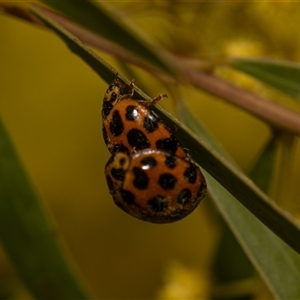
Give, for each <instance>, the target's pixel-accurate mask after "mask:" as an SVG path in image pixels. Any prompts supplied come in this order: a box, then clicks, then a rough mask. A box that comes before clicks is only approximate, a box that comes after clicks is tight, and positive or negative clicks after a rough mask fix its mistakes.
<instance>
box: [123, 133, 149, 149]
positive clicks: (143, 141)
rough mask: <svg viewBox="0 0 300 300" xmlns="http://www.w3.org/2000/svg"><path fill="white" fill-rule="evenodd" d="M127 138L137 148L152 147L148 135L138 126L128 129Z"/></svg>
mask: <svg viewBox="0 0 300 300" xmlns="http://www.w3.org/2000/svg"><path fill="white" fill-rule="evenodd" d="M127 140H128V143H129V145H130V146H131V147H133V148H135V150H142V149H146V148H149V147H150V143H149V140H148V138H147V137H146V135H145V134H144V133H143V132H142V131H141V130H139V129H136V128H133V129H130V130H129V131H128V133H127Z"/></svg>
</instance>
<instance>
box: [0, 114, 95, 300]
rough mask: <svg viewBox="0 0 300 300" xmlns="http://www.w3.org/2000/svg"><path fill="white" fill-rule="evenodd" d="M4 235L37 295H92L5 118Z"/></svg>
mask: <svg viewBox="0 0 300 300" xmlns="http://www.w3.org/2000/svg"><path fill="white" fill-rule="evenodd" d="M0 207H1V209H0V239H1V242H2V245H3V248H4V249H5V250H6V254H7V255H8V257H9V259H10V260H11V261H12V263H13V265H14V267H15V269H16V271H17V273H18V274H19V276H20V277H21V278H22V280H23V282H24V283H25V284H26V285H27V288H28V289H29V291H30V292H31V293H32V295H34V296H35V297H36V298H37V299H89V297H88V296H87V294H86V292H85V291H84V289H83V287H82V283H81V282H80V281H79V279H78V278H76V275H75V272H74V270H73V269H72V266H71V264H70V262H69V260H68V259H67V256H66V255H65V253H64V249H63V246H62V244H61V242H60V240H59V236H58V233H57V232H56V230H55V228H54V225H53V223H52V222H51V220H50V219H49V216H48V215H47V212H46V210H45V208H44V207H43V205H42V204H41V202H40V199H39V197H38V196H37V194H36V192H35V191H34V189H33V188H32V185H31V183H30V182H29V179H28V177H27V174H26V173H25V171H24V169H23V166H22V165H21V162H20V161H19V158H18V155H17V153H16V152H15V150H14V146H13V145H12V142H11V141H10V138H9V136H8V134H7V132H6V130H5V128H4V125H3V124H2V121H1V120H0Z"/></svg>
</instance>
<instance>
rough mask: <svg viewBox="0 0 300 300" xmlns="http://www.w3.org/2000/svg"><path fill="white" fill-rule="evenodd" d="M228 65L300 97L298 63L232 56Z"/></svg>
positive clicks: (299, 65) (299, 69)
mask: <svg viewBox="0 0 300 300" xmlns="http://www.w3.org/2000/svg"><path fill="white" fill-rule="evenodd" d="M230 65H231V67H233V68H235V69H237V70H239V71H242V72H244V73H247V74H249V75H251V76H253V77H255V78H256V79H259V80H261V81H263V82H264V83H267V84H269V85H270V86H272V87H274V88H276V89H278V90H280V91H282V92H284V93H286V94H288V95H290V96H292V97H297V98H299V97H300V84H299V83H300V64H296V63H291V62H287V61H278V60H271V59H250V58H249V59H247V58H233V59H231V62H230Z"/></svg>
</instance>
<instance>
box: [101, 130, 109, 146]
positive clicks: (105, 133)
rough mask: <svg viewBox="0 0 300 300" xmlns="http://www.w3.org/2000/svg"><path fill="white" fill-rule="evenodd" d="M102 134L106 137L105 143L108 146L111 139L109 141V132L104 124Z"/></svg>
mask: <svg viewBox="0 0 300 300" xmlns="http://www.w3.org/2000/svg"><path fill="white" fill-rule="evenodd" d="M102 135H103V139H104V142H105V145H106V146H107V145H108V143H109V141H108V137H107V132H106V129H105V126H102Z"/></svg>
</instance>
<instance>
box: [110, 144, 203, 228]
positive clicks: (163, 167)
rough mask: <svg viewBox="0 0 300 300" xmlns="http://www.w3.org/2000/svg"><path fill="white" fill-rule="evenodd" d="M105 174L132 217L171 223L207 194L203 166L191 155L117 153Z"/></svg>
mask: <svg viewBox="0 0 300 300" xmlns="http://www.w3.org/2000/svg"><path fill="white" fill-rule="evenodd" d="M105 175H106V180H107V184H108V187H109V191H110V193H111V194H112V197H113V199H114V202H115V203H116V205H117V206H118V207H120V208H121V209H122V210H124V211H125V212H127V213H128V214H130V215H131V216H133V217H135V218H138V219H141V220H144V221H148V222H152V223H160V224H163V223H170V222H175V221H178V220H180V219H182V218H184V217H186V216H187V215H188V214H190V213H191V212H192V211H193V210H194V209H195V208H196V207H197V206H198V204H199V203H200V201H201V199H202V198H203V197H204V196H205V194H206V181H205V178H204V176H203V174H202V173H201V171H200V168H199V167H198V166H197V165H195V164H194V163H193V162H191V161H190V159H188V158H182V157H178V156H175V155H173V154H171V153H169V152H165V151H160V150H156V149H144V150H141V151H136V152H135V153H133V154H132V155H128V154H127V153H124V152H120V151H119V152H115V153H113V154H112V156H111V158H110V159H109V161H108V162H107V164H106V168H105Z"/></svg>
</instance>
